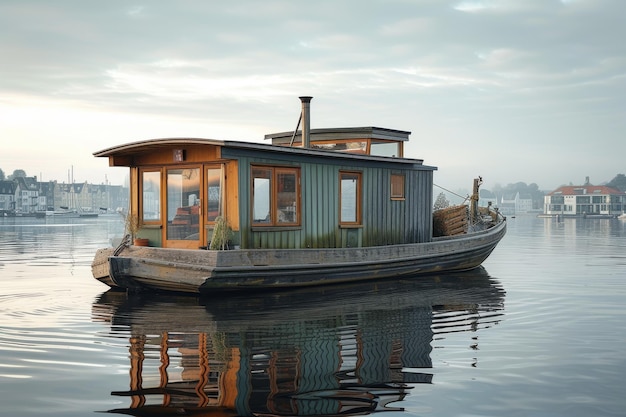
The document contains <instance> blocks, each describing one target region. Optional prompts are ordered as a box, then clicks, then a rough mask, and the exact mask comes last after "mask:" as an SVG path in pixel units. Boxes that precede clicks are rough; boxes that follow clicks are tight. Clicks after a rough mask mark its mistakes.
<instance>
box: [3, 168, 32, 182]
mask: <svg viewBox="0 0 626 417" xmlns="http://www.w3.org/2000/svg"><path fill="white" fill-rule="evenodd" d="M20 177H22V178H25V177H27V175H26V171H24V170H23V169H16V170H14V171H13V174H11V175H9V176H8V177H7V176H6V175H5V174H4V171H3V170H2V168H0V181H4V180H9V181H10V180H13V179H15V178H20Z"/></svg>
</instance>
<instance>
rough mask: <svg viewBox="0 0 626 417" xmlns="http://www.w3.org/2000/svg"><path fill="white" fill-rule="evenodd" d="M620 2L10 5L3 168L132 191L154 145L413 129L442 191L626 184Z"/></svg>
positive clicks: (0, 133)
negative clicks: (307, 130) (136, 160)
mask: <svg viewBox="0 0 626 417" xmlns="http://www.w3.org/2000/svg"><path fill="white" fill-rule="evenodd" d="M625 19H626V3H625V2H624V0H477V1H471V0H470V1H463V0H457V1H448V0H374V1H370V0H345V1H342V0H320V1H315V2H313V1H310V2H305V1H295V0H291V1H289V0H265V1H258V0H257V1H252V0H247V1H238V0H230V1H228V2H227V1H210V0H180V1H165V0H163V1H159V0H150V1H144V2H133V1H132V0H131V1H116V0H109V1H83V0H73V1H72V0H55V1H49V0H40V1H36V0H1V1H0V51H1V52H2V54H1V58H0V141H1V144H2V145H1V147H0V168H2V170H3V171H4V172H5V174H7V175H8V174H11V173H12V172H13V170H14V169H24V170H25V171H26V172H27V174H28V175H37V176H39V177H40V178H42V179H43V180H54V179H56V180H59V181H67V180H68V177H69V175H70V173H71V172H73V174H74V179H75V180H76V181H77V182H82V181H85V180H86V181H90V182H95V183H103V182H104V181H105V175H106V176H107V177H106V178H108V180H109V181H110V182H112V183H114V184H121V183H122V182H123V181H124V177H125V175H126V171H125V169H121V168H108V166H107V161H106V160H103V159H96V158H94V157H93V156H92V153H93V152H95V151H98V150H101V149H104V148H108V147H111V146H114V145H117V144H122V143H127V142H131V141H134V140H140V139H148V138H156V137H172V136H176V137H181V136H193V137H206V138H213V139H228V140H245V141H261V140H262V138H263V135H264V134H266V133H271V132H280V131H286V130H293V129H294V128H295V126H296V123H297V118H298V115H299V112H300V102H299V100H298V96H300V95H311V96H313V97H314V99H313V101H312V103H311V111H312V114H311V125H312V127H313V128H323V127H349V126H379V127H386V128H393V129H400V130H409V131H411V132H412V135H411V141H410V142H409V145H408V146H407V148H406V154H407V156H410V157H415V158H421V159H424V162H425V163H426V164H428V165H434V166H437V167H439V171H437V173H436V174H435V182H436V183H437V184H440V185H442V186H444V187H447V188H452V189H455V188H458V187H464V188H469V187H470V186H471V181H472V178H473V177H474V176H476V175H482V176H483V178H484V179H485V186H486V187H487V188H489V185H492V186H493V185H495V184H500V185H503V186H504V185H506V184H509V183H515V182H519V181H523V182H526V183H529V184H530V183H537V184H538V185H539V187H540V188H541V189H554V188H556V187H558V186H559V185H562V184H569V183H574V184H580V183H583V182H584V179H585V177H586V176H589V177H590V180H591V182H592V183H596V184H599V183H602V182H606V181H609V180H611V179H612V178H613V177H614V176H615V175H616V174H618V173H626V140H624V139H625V138H624V136H625V132H626V42H625V41H624V39H626V25H624V24H623V22H624V21H625Z"/></svg>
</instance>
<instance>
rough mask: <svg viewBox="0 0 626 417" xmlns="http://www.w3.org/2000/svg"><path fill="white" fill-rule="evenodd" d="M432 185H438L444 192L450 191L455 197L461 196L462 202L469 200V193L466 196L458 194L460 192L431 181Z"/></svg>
mask: <svg viewBox="0 0 626 417" xmlns="http://www.w3.org/2000/svg"><path fill="white" fill-rule="evenodd" d="M433 185H434V186H435V187H439V188H441V189H442V190H443V191H446V192H448V193H450V194H452V195H455V196H457V197H459V198H462V199H463V203H465V202H466V201H467V200H469V199H470V196H469V195H468V196H462V195H460V194H457V193H455V192H454V191H450V190H448V189H447V188H443V187H442V186H441V185H438V184H435V183H433ZM463 203H461V204H463Z"/></svg>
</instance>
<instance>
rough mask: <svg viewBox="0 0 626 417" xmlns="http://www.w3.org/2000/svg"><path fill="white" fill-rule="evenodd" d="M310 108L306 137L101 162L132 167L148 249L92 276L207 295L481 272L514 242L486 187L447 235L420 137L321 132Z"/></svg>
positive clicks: (201, 145)
mask: <svg viewBox="0 0 626 417" xmlns="http://www.w3.org/2000/svg"><path fill="white" fill-rule="evenodd" d="M300 99H301V102H302V112H301V116H300V120H301V121H302V129H301V130H298V128H299V126H300V123H298V126H297V127H296V130H294V131H293V132H283V133H277V134H270V135H266V137H265V139H266V140H267V141H270V143H248V142H238V141H224V140H213V139H198V138H167V139H151V140H144V141H139V142H134V143H129V144H124V145H120V146H116V147H113V148H109V149H105V150H102V151H99V152H96V153H95V154H94V155H95V156H96V157H105V158H108V159H109V164H110V165H111V166H125V167H129V168H130V195H131V197H130V207H129V212H128V218H129V219H130V220H131V221H130V222H129V224H130V227H129V228H128V230H129V232H131V233H130V234H132V235H133V237H140V238H143V239H144V242H145V243H146V244H147V245H148V246H139V245H134V244H132V243H133V242H132V241H131V240H130V239H126V240H124V242H122V243H121V244H120V245H119V246H118V247H116V248H103V249H100V250H98V251H97V253H96V255H95V258H94V261H93V264H92V272H93V275H94V277H95V278H96V279H98V280H100V281H101V282H103V283H105V284H107V285H109V286H111V287H114V288H121V289H126V290H128V291H133V292H134V291H143V290H168V291H178V292H189V293H200V294H207V293H211V292H213V291H219V290H245V289H255V288H276V287H302V286H312V285H321V284H331V283H342V282H350V281H361V280H369V279H381V278H390V277H398V276H414V275H420V274H430V273H440V272H444V271H456V270H469V269H473V268H476V267H477V266H479V265H480V264H481V263H482V262H483V261H484V260H485V259H486V258H487V257H488V256H489V254H490V253H491V252H492V250H493V249H494V248H495V247H496V245H497V244H498V242H499V241H500V239H501V238H502V237H503V236H504V234H505V231H506V222H505V219H504V218H503V216H501V215H500V214H499V213H497V211H486V210H484V209H483V210H479V209H478V208H477V207H476V203H477V200H478V198H477V196H478V186H479V185H480V181H479V180H478V179H476V180H475V181H474V195H473V196H472V198H471V199H470V200H471V203H472V204H471V208H469V209H468V208H467V207H466V206H462V207H461V213H462V215H461V216H458V215H453V216H449V219H450V222H453V223H454V224H453V225H451V224H448V225H447V226H450V227H443V228H441V227H437V229H441V230H444V233H441V232H437V231H436V230H435V227H434V224H436V223H437V222H434V218H436V217H437V214H433V172H434V170H436V168H435V167H433V166H427V165H424V164H423V161H422V160H420V159H411V158H406V157H404V144H405V143H406V142H407V141H408V137H409V134H410V132H407V131H400V130H393V129H385V128H378V127H359V128H339V129H310V116H309V110H310V101H311V97H301V98H300ZM457 211H458V210H457ZM466 213H467V215H466ZM459 227H460V228H459ZM445 231H449V233H448V232H445ZM438 234H444V235H446V234H448V235H450V236H436V235H438Z"/></svg>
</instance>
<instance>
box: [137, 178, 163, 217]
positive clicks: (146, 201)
mask: <svg viewBox="0 0 626 417" xmlns="http://www.w3.org/2000/svg"><path fill="white" fill-rule="evenodd" d="M141 189H142V202H141V207H142V218H143V220H144V221H157V220H160V219H161V173H160V172H159V171H146V172H144V173H143V175H142V177H141Z"/></svg>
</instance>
